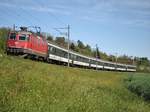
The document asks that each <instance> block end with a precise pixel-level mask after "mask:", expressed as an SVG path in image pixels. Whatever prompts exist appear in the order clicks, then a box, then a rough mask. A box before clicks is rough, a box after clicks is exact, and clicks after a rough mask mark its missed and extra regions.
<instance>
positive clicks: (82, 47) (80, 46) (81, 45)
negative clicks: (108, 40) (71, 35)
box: [77, 40, 85, 49]
mask: <svg viewBox="0 0 150 112" xmlns="http://www.w3.org/2000/svg"><path fill="white" fill-rule="evenodd" d="M77 44H78V47H79V48H80V49H84V48H85V46H84V44H83V42H82V41H80V40H78V41H77Z"/></svg>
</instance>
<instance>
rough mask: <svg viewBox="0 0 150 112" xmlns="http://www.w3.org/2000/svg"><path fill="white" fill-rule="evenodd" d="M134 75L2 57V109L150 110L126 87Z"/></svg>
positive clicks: (69, 111) (18, 111)
mask: <svg viewBox="0 0 150 112" xmlns="http://www.w3.org/2000/svg"><path fill="white" fill-rule="evenodd" d="M130 74H133V73H119V72H106V71H94V70H86V69H79V68H67V67H64V66H57V65H51V64H47V63H43V62H35V61H31V60H24V59H21V58H19V57H10V56H9V57H8V56H0V112H149V111H150V103H149V102H146V101H144V99H143V98H142V97H138V96H137V95H136V94H134V93H132V92H130V91H129V90H128V89H127V88H126V86H125V83H124V79H125V78H127V77H128V76H129V75H130ZM141 75H142V74H141Z"/></svg>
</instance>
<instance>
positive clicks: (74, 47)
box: [70, 43, 76, 51]
mask: <svg viewBox="0 0 150 112" xmlns="http://www.w3.org/2000/svg"><path fill="white" fill-rule="evenodd" d="M70 49H71V50H73V51H75V49H76V46H75V44H74V43H71V45H70Z"/></svg>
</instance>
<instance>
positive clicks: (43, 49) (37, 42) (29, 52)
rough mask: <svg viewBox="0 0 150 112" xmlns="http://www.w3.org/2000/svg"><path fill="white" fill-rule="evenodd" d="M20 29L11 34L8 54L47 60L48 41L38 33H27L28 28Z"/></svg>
mask: <svg viewBox="0 0 150 112" xmlns="http://www.w3.org/2000/svg"><path fill="white" fill-rule="evenodd" d="M20 29H21V30H20V31H11V32H10V33H9V36H8V39H7V53H13V54H23V55H26V56H32V57H36V58H42V59H46V58H47V51H48V44H47V41H46V39H45V38H43V37H42V36H41V35H40V34H38V33H33V32H30V31H27V27H20Z"/></svg>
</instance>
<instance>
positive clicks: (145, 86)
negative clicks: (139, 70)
mask: <svg viewBox="0 0 150 112" xmlns="http://www.w3.org/2000/svg"><path fill="white" fill-rule="evenodd" d="M125 82H126V86H127V88H128V89H129V90H130V91H132V92H134V93H136V94H137V95H138V96H141V97H143V98H144V99H145V100H150V76H149V75H143V76H139V75H137V76H133V75H131V76H129V77H128V78H127V79H126V80H125Z"/></svg>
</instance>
